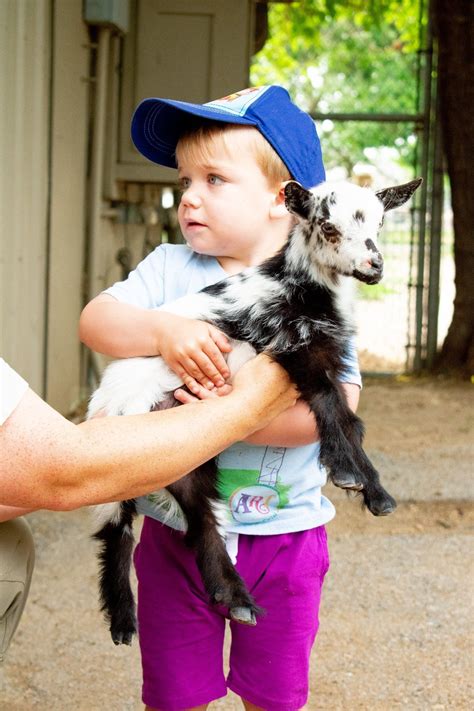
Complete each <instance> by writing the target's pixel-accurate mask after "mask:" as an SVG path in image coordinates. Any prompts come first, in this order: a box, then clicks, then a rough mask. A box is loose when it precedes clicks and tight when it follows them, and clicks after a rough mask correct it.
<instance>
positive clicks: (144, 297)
mask: <svg viewBox="0 0 474 711" xmlns="http://www.w3.org/2000/svg"><path fill="white" fill-rule="evenodd" d="M165 263H166V249H165V247H164V245H159V246H158V247H157V248H156V249H155V250H154V251H153V252H152V253H151V254H149V255H148V257H145V259H144V260H143V261H141V262H140V264H138V266H137V267H136V268H135V269H134V270H133V271H131V272H130V274H129V275H128V277H127V278H126V279H125V280H124V281H117V282H116V283H115V284H114V285H113V286H111V287H109V288H108V289H106V290H105V291H104V292H103V293H104V294H110V295H111V296H113V297H114V298H115V299H117V301H123V302H124V303H126V304H131V305H132V306H138V307H140V308H143V309H154V308H157V307H158V306H161V304H162V303H163V301H164V272H165Z"/></svg>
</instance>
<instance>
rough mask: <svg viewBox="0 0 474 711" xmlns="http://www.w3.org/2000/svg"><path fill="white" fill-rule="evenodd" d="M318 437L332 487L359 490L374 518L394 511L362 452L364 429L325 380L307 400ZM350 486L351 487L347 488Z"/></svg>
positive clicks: (337, 392)
mask: <svg viewBox="0 0 474 711" xmlns="http://www.w3.org/2000/svg"><path fill="white" fill-rule="evenodd" d="M309 406H310V408H311V410H312V412H313V414H314V416H315V418H316V421H317V424H318V430H319V436H320V443H321V444H320V447H321V454H320V457H321V461H322V463H323V464H324V465H325V466H327V468H328V469H329V474H330V477H331V480H332V481H333V483H334V484H335V485H336V486H340V487H342V488H349V489H355V490H360V491H361V493H362V496H363V497H364V502H365V504H366V506H367V508H368V509H369V511H370V512H371V513H373V514H374V516H384V515H387V514H389V513H392V511H394V510H395V508H396V502H395V500H394V499H393V498H392V497H391V496H390V494H389V493H388V492H387V491H386V490H385V489H384V488H383V486H382V485H381V483H380V478H379V474H378V472H377V470H376V469H375V467H374V466H373V464H372V463H371V461H370V460H369V458H368V457H367V455H366V454H365V452H364V450H363V448H362V440H363V436H364V425H363V423H362V420H361V419H360V418H359V417H357V415H356V414H355V413H354V412H352V411H351V410H350V409H349V407H348V405H347V403H346V402H345V400H344V396H343V395H342V394H341V392H340V390H339V388H338V387H337V386H335V385H334V384H333V383H332V382H331V381H330V380H329V378H327V380H326V381H325V382H324V383H321V381H320V384H319V386H318V392H317V393H316V394H313V395H312V396H311V397H310V399H309ZM352 483H353V484H354V485H351V484H352Z"/></svg>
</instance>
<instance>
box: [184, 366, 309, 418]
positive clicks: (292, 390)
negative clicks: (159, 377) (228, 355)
mask: <svg viewBox="0 0 474 711" xmlns="http://www.w3.org/2000/svg"><path fill="white" fill-rule="evenodd" d="M230 393H232V395H233V396H235V397H239V398H241V399H242V402H243V405H244V406H247V407H249V408H254V407H255V406H257V407H258V405H260V407H259V412H260V422H261V424H262V425H263V424H265V422H271V420H272V419H274V418H275V417H276V416H277V415H279V414H280V413H281V412H284V411H285V410H287V409H288V408H290V407H292V406H293V405H295V403H296V400H297V399H298V390H297V388H296V387H295V385H293V383H292V382H291V381H290V378H289V376H288V373H287V372H286V370H285V369H284V368H282V367H281V366H280V365H278V364H277V363H275V361H273V360H272V359H271V358H270V357H269V356H267V355H265V354H264V353H262V354H260V355H258V356H257V357H256V358H252V360H250V361H248V362H247V363H245V365H243V366H242V368H240V370H239V371H238V372H237V373H236V374H235V375H234V378H233V381H232V385H229V384H227V383H226V384H225V385H223V386H221V387H219V388H213V389H212V390H208V389H207V388H203V387H202V386H201V387H198V388H197V389H196V396H194V395H193V394H190V393H188V392H186V391H185V390H182V389H181V388H180V389H178V390H177V391H175V397H176V399H177V400H179V401H180V402H181V403H184V404H186V403H190V402H196V401H197V400H207V399H212V398H216V397H220V396H222V395H229V394H230Z"/></svg>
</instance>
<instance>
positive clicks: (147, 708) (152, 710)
mask: <svg viewBox="0 0 474 711" xmlns="http://www.w3.org/2000/svg"><path fill="white" fill-rule="evenodd" d="M208 706H209V704H205V706H193V708H192V709H183V711H206V709H207V707H208ZM145 711H165V709H155V708H152V707H151V706H145Z"/></svg>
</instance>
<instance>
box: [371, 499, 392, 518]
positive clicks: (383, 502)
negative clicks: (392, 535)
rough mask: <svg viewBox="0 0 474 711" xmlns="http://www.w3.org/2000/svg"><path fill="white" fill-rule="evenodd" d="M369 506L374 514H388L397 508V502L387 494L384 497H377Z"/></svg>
mask: <svg viewBox="0 0 474 711" xmlns="http://www.w3.org/2000/svg"><path fill="white" fill-rule="evenodd" d="M367 506H368V509H369V511H370V513H371V514H373V515H374V516H388V515H389V514H391V513H393V512H394V511H395V509H396V508H397V502H396V501H395V499H393V498H392V497H391V496H390V495H389V494H387V495H386V496H385V497H384V498H383V499H375V500H373V501H370V502H368V503H367Z"/></svg>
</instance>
